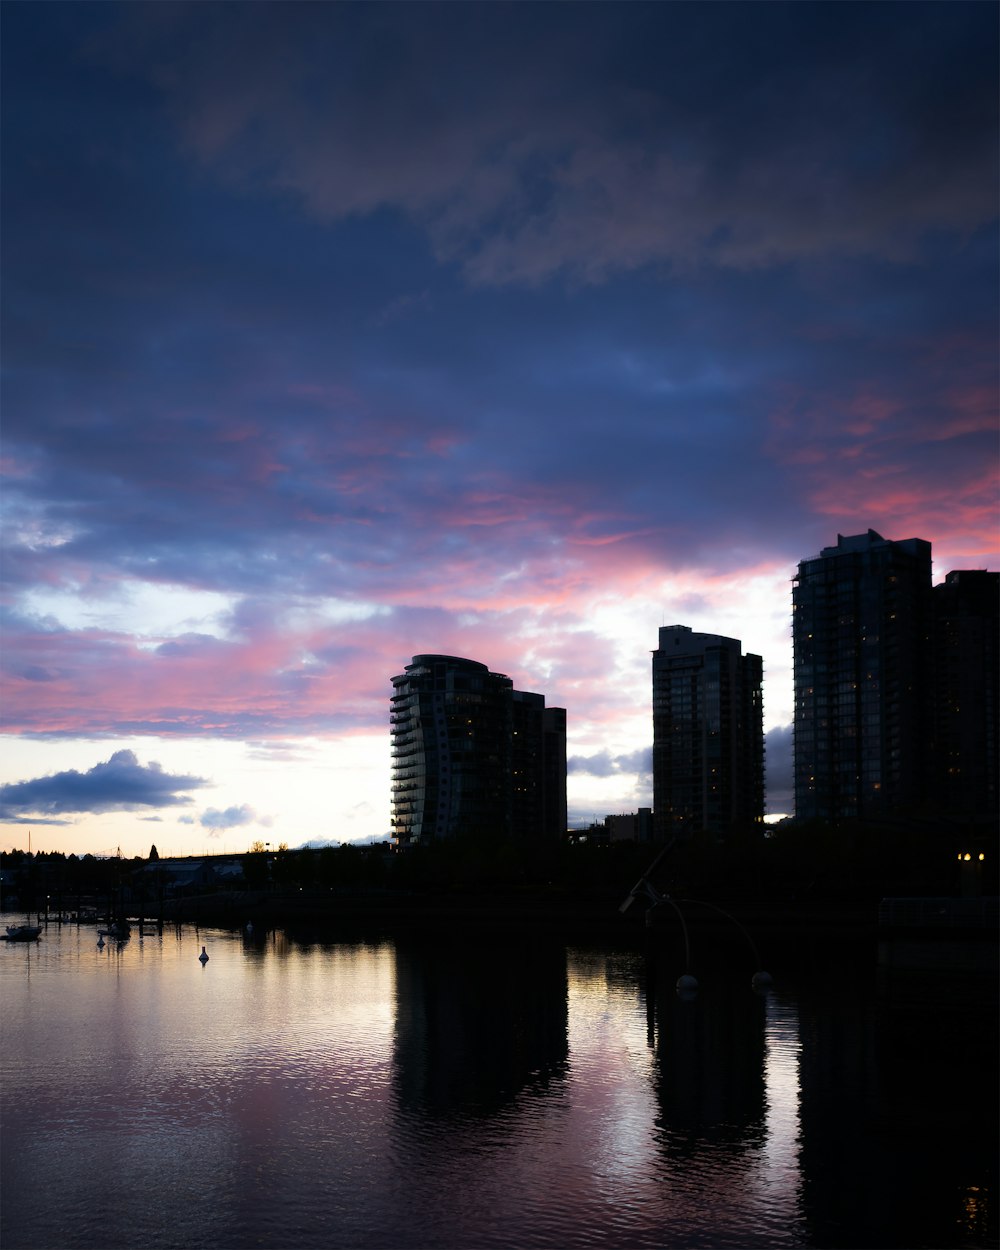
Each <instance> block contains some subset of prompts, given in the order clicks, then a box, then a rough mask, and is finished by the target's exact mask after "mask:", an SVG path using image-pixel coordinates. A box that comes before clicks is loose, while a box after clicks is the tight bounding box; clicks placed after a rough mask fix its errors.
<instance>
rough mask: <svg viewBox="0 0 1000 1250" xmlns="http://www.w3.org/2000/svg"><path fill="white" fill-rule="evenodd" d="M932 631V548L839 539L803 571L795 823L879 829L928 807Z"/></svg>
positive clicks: (796, 627)
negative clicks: (866, 823) (870, 824)
mask: <svg viewBox="0 0 1000 1250" xmlns="http://www.w3.org/2000/svg"><path fill="white" fill-rule="evenodd" d="M930 631H931V545H930V543H929V542H925V541H924V540H923V539H920V538H909V539H906V540H905V541H902V542H892V541H889V540H887V539H885V538H883V537H882V536H881V535H880V534H877V533H876V532H875V531H874V530H868V532H867V533H865V534H857V535H854V536H852V537H846V538H845V537H844V536H843V535H838V536H837V545H836V546H835V547H824V548H823V550H822V551H821V552H820V554H819V555H818V556H813V557H811V558H810V559H807V560H803V561H802V562H801V563H800V564H799V568H798V574H797V576H796V577H795V579H794V584H793V590H792V643H793V649H794V678H795V725H794V732H795V815H796V818H798V819H800V820H801V819H819V820H844V819H861V820H879V819H884V818H886V817H889V816H899V815H905V814H913V813H914V812H916V811H918V810H919V809H920V807H921V805H922V804H923V803H925V802H926V798H927V793H928V785H929V778H928V772H927V760H928V750H929V743H930V731H931V695H932V689H931V680H930V670H929V663H930V658H931V655H930Z"/></svg>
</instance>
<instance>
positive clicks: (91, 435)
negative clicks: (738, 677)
mask: <svg viewBox="0 0 1000 1250" xmlns="http://www.w3.org/2000/svg"><path fill="white" fill-rule="evenodd" d="M0 17H2V35H3V39H2V56H3V67H2V68H3V100H2V104H3V110H2V127H3V136H2V137H3V149H2V153H3V156H2V160H3V169H2V173H3V180H2V185H3V203H2V214H3V216H2V225H3V235H2V242H3V269H4V283H3V305H2V318H3V357H4V366H5V371H4V380H3V396H2V399H3V426H2V440H3V441H2V453H3V455H2V462H3V474H4V478H3V496H2V503H3V510H4V522H3V535H4V563H3V575H4V599H3V612H4V616H3V625H2V637H0V643H2V650H0V664H2V680H3V686H2V713H0V714H2V728H3V738H2V740H0V781H2V782H3V783H5V784H4V786H3V791H2V795H0V797H2V802H3V806H2V820H3V822H4V823H3V824H2V825H0V845H2V846H3V848H5V849H9V848H11V847H24V848H26V847H27V844H28V834H29V831H30V834H31V842H32V848H33V849H35V850H50V849H55V850H63V851H67V852H69V851H73V852H77V853H83V852H92V853H95V854H102V853H110V852H114V851H115V850H116V848H118V847H120V848H121V850H122V852H123V853H124V854H126V855H133V854H145V853H146V852H147V851H148V849H149V846H150V844H151V843H155V844H156V845H157V847H158V849H159V851H160V854H161V855H166V854H188V853H200V852H202V851H223V850H227V851H234V850H240V851H242V850H245V849H246V847H247V846H248V845H249V844H250V842H251V841H253V840H255V839H260V840H261V841H269V842H271V843H272V845H277V843H279V842H282V841H284V842H288V843H289V845H291V846H299V845H302V844H303V843H305V842H307V841H309V842H313V843H326V842H339V841H362V840H368V839H371V838H376V839H378V838H382V837H385V836H387V835H388V831H389V816H390V789H389V733H388V699H389V695H390V694H391V685H390V678H391V677H392V676H393V674H396V673H400V672H402V670H403V668H404V667H405V665H406V664H407V663H409V661H410V658H411V656H412V655H414V654H416V653H419V652H425V651H431V652H445V653H450V654H456V655H461V656H467V657H469V658H471V659H475V660H479V661H481V662H483V663H486V664H488V665H489V666H490V667H491V668H492V669H494V670H496V671H500V672H503V673H507V674H508V675H509V676H510V677H511V678H512V679H513V681H514V685H515V686H516V687H517V688H519V689H522V690H533V691H538V692H540V693H542V694H544V695H545V697H546V700H547V702H548V704H549V705H551V706H562V707H565V708H566V709H567V714H568V726H569V744H568V746H569V755H570V757H571V762H570V776H569V783H568V784H569V808H570V818H571V824H581V823H584V822H588V821H590V820H591V819H593V818H594V817H597V818H603V816H604V815H606V814H608V813H611V812H624V811H634V810H635V808H636V807H637V806H638V805H640V804H641V805H649V804H650V803H651V801H652V782H651V776H650V771H649V770H650V745H651V738H652V727H651V707H650V655H649V653H650V651H651V650H653V649H654V648H655V646H656V644H657V631H658V629H659V627H660V626H661V625H669V624H684V625H690V626H692V627H693V628H695V629H698V630H705V631H708V632H712V633H721V634H728V635H730V636H733V637H737V638H740V639H741V640H742V642H743V646H744V649H745V650H747V651H754V652H757V653H759V654H761V655H762V656H763V658H764V665H765V685H764V699H765V727H766V729H767V731H768V775H769V783H768V809H769V812H770V813H771V814H772V815H776V814H778V813H781V812H787V811H789V810H790V807H789V804H790V797H789V792H790V773H789V759H790V722H791V716H792V688H791V641H790V612H791V584H790V579H791V577H792V575H793V574H794V572H795V568H796V565H797V563H798V561H799V560H800V559H803V558H805V557H807V556H810V555H813V554H815V553H816V552H818V551H819V550H820V548H821V547H823V546H827V545H830V544H833V543H836V539H837V534H838V532H839V533H844V534H852V533H859V532H863V531H864V530H866V529H868V528H869V527H871V528H873V529H876V530H878V531H879V532H880V533H881V534H882V535H883V536H884V537H886V538H893V539H903V538H910V537H919V538H924V539H927V540H929V541H930V542H932V544H933V550H934V567H935V580H941V579H942V578H943V577H944V574H945V573H947V572H948V571H949V570H951V569H955V568H992V569H997V568H998V567H1000V555H998V545H1000V544H998V512H997V502H998V492H997V482H998V477H997V468H998V465H997V411H996V398H997V331H998V315H997V300H998V294H997V293H998V263H997V260H998V258H997V243H998V236H997V221H996V217H997V185H998V179H997V172H998V171H997V148H998V122H997V99H998V81H997V78H998V75H997V60H998V57H997V53H998V30H997V24H998V10H997V7H996V5H993V4H988V3H976V4H965V3H961V2H953V0H949V2H948V3H938V4H927V5H923V4H909V3H900V4H873V5H870V4H866V3H852V4H841V3H833V4H822V3H817V4H810V3H805V4H782V3H767V4H757V3H752V2H751V3H739V4H734V5H729V4H725V3H692V4H686V3H676V4H672V3H663V4H655V3H651V4H616V3H593V4H582V5H577V4H575V3H566V4H544V3H527V4H515V5H508V4H503V3H496V4H462V3H455V4H441V5H437V4H423V3H411V4H390V3H387V4H338V5H333V4H325V3H309V4H301V5H300V4H297V3H283V4H278V5H273V6H271V5H267V4H244V3H239V2H237V3H230V4H190V5H189V4H172V3H156V4H125V5H121V6H119V5H116V4H112V3H101V4H91V3H87V2H86V0H84V2H83V3H72V4H59V3H46V4H40V3H34V2H31V3H24V4H22V3H17V2H14V0H7V2H6V3H5V4H4V5H3V6H2V14H0Z"/></svg>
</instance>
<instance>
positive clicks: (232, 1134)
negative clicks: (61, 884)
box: [0, 916, 997, 1250]
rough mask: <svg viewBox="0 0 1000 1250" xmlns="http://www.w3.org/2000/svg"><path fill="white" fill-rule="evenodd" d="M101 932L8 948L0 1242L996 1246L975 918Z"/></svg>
mask: <svg viewBox="0 0 1000 1250" xmlns="http://www.w3.org/2000/svg"><path fill="white" fill-rule="evenodd" d="M16 919H19V917H10V916H9V917H7V918H6V923H12V922H13V921H14V920H16ZM97 940H98V939H97V932H96V929H95V928H93V927H90V928H88V927H80V928H77V927H76V926H70V925H62V926H59V925H56V924H50V925H49V926H48V928H47V930H46V932H45V933H44V934H43V937H42V939H41V941H39V942H38V943H37V945H36V944H28V945H25V946H16V945H12V944H9V943H4V944H3V949H0V979H2V1001H3V1019H2V1026H0V1029H2V1056H3V1059H2V1064H3V1102H2V1135H3V1136H2V1145H3V1153H2V1230H0V1231H2V1236H0V1241H2V1244H3V1246H4V1248H5V1250H76V1248H81V1250H91V1248H93V1250H98V1248H102V1250H119V1248H120V1250H126V1248H128V1250H131V1248H132V1247H135V1248H136V1250H139V1248H140V1247H141V1248H142V1250H160V1248H167V1247H185V1248H191V1250H215V1248H220V1250H222V1248H230V1247H231V1248H233V1250H237V1248H239V1250H242V1248H244V1247H265V1248H266V1247H274V1248H275V1250H278V1248H281V1250H285V1248H289V1250H292V1248H297V1247H302V1248H303V1250H312V1248H313V1247H317V1248H318V1247H321V1246H322V1247H327V1246H337V1247H341V1248H343V1250H351V1248H352V1247H359V1248H360V1247H372V1248H379V1250H381V1248H385V1250H389V1248H395V1247H399V1246H402V1245H406V1246H412V1247H428V1248H429V1247H434V1248H435V1250H475V1248H476V1247H507V1246H511V1247H522V1246H523V1247H552V1248H553V1250H555V1248H557V1247H574V1246H620V1247H650V1248H652V1247H664V1246H671V1247H751V1246H752V1247H758V1246H759V1247H768V1246H774V1247H783V1246H789V1247H791V1246H816V1247H825V1246H829V1247H859V1248H860V1247H869V1248H872V1247H921V1246H922V1247H953V1246H954V1247H960V1246H967V1247H990V1246H995V1245H996V1244H997V1226H996V1185H997V1132H996V1130H997V1112H996V1108H997V1065H996V1055H997V1001H996V984H997V982H996V957H995V950H996V948H995V944H993V943H977V942H966V941H950V942H949V941H944V942H941V941H937V942H929V941H913V940H907V941H897V942H894V943H891V944H883V945H882V946H881V948H880V947H879V944H878V943H877V942H875V941H873V940H871V939H870V938H868V937H864V938H861V939H859V940H848V939H846V938H845V939H841V940H836V941H833V942H830V941H820V940H818V939H817V938H816V936H815V935H813V936H812V937H810V938H808V939H803V940H801V941H798V942H797V941H795V940H794V939H789V938H788V937H787V936H786V937H784V938H782V940H781V941H780V942H764V943H763V944H762V954H763V955H764V960H765V963H766V964H767V966H768V967H769V970H770V971H771V972H772V973H773V974H774V987H773V989H772V990H771V991H770V992H769V993H768V994H766V995H761V994H757V993H754V992H753V990H752V989H751V987H750V974H751V972H752V971H753V970H754V969H752V968H751V967H750V965H749V963H748V961H747V953H746V950H745V949H744V948H743V946H741V945H739V944H736V945H733V944H732V943H730V942H728V941H726V940H725V938H724V937H722V936H720V934H719V933H718V932H714V933H713V934H712V935H711V936H710V937H709V936H707V935H706V934H703V933H701V932H700V931H699V930H698V928H697V926H694V929H693V932H692V945H693V952H694V958H693V964H694V965H695V970H696V971H697V974H698V977H699V980H700V983H701V985H700V989H699V992H698V993H697V995H696V996H695V997H694V998H692V999H690V1000H683V999H681V998H679V997H678V994H677V993H676V991H675V988H674V985H675V981H676V978H677V975H678V974H679V972H680V971H682V970H683V968H682V967H681V966H680V964H679V959H678V950H677V947H676V943H675V942H672V941H671V940H670V939H669V936H668V935H662V936H659V937H658V938H657V940H656V944H655V945H650V942H649V940H648V939H647V938H646V937H644V936H643V935H642V934H640V933H636V932H632V933H630V934H629V935H627V936H622V937H621V938H619V939H615V940H613V939H611V938H610V937H607V936H602V937H600V938H591V939H589V940H588V939H584V940H574V941H573V942H570V943H567V942H566V941H565V940H562V939H560V938H559V937H557V936H556V935H554V934H553V933H552V931H551V930H545V931H542V930H535V931H533V932H531V933H530V934H529V933H526V932H524V931H523V930H522V936H520V937H509V936H502V935H500V934H498V933H497V932H496V931H495V930H494V931H491V932H489V933H486V932H483V933H479V934H474V933H472V932H468V931H462V930H456V931H454V932H452V933H451V934H442V933H436V934H433V935H430V934H428V935H426V936H425V937H420V936H419V935H417V934H415V933H413V932H410V933H408V934H407V935H406V936H396V937H390V936H387V935H374V936H368V937H367V938H366V939H365V940H352V941H344V940H339V941H329V940H328V941H320V940H299V939H296V938H294V937H292V936H289V935H287V934H286V933H285V932H283V931H260V930H259V929H258V930H257V931H256V932H255V933H253V934H248V933H246V932H245V931H244V932H233V931H225V930H219V929H208V928H200V929H199V928H196V927H194V926H193V925H185V926H182V927H175V926H170V925H168V926H167V927H166V928H165V929H164V931H163V933H162V935H153V934H146V935H145V936H140V935H139V934H138V933H134V934H133V936H132V938H131V939H130V941H128V942H127V943H124V944H122V945H117V944H116V943H113V942H112V943H110V944H106V945H105V946H104V947H103V948H100V947H98V945H97ZM202 945H204V946H205V947H206V950H207V953H208V955H209V961H208V963H207V964H206V965H205V966H204V967H202V966H201V965H200V964H199V962H198V954H199V952H200V950H201V947H202Z"/></svg>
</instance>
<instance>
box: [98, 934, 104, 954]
mask: <svg viewBox="0 0 1000 1250" xmlns="http://www.w3.org/2000/svg"><path fill="white" fill-rule="evenodd" d="M97 949H98V950H103V949H104V934H103V933H102V934H101V935H100V936H99V937H98V939H97Z"/></svg>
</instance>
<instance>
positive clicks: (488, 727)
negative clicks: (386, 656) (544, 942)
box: [390, 655, 566, 847]
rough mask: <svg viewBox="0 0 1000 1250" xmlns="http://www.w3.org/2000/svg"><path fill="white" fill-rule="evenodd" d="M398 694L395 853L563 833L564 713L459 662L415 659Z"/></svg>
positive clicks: (393, 717)
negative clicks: (440, 843) (446, 842)
mask: <svg viewBox="0 0 1000 1250" xmlns="http://www.w3.org/2000/svg"><path fill="white" fill-rule="evenodd" d="M392 685H393V694H392V698H391V712H390V724H391V736H392V757H393V761H392V762H393V773H392V807H393V816H392V820H393V833H394V837H395V841H396V845H397V846H399V847H409V846H414V845H418V844H421V843H426V842H430V841H434V840H437V839H448V838H457V837H474V838H507V837H511V836H514V837H528V838H531V837H541V836H545V835H546V834H552V835H554V836H555V835H559V836H561V835H562V834H563V833H564V832H565V825H566V822H565V811H566V734H565V724H566V721H565V716H566V714H565V711H564V710H563V709H560V708H551V709H546V707H545V698H544V696H543V695H540V694H532V693H528V692H522V691H515V690H514V688H513V683H512V681H511V679H510V678H509V677H506V676H504V674H502V673H493V672H490V670H489V669H488V668H487V667H486V665H485V664H480V663H478V662H477V661H475V660H467V659H462V658H460V657H458V656H449V655H416V656H414V657H413V662H412V663H411V664H408V665H407V667H406V670H405V672H403V673H402V674H400V675H399V676H397V677H393V679H392ZM550 713H552V714H556V713H561V718H560V717H559V716H558V715H550ZM560 726H561V729H560ZM560 760H561V772H560ZM556 815H558V818H559V823H558V826H554V825H552V824H551V823H550V822H551V821H552V820H554V819H555V818H556Z"/></svg>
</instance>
